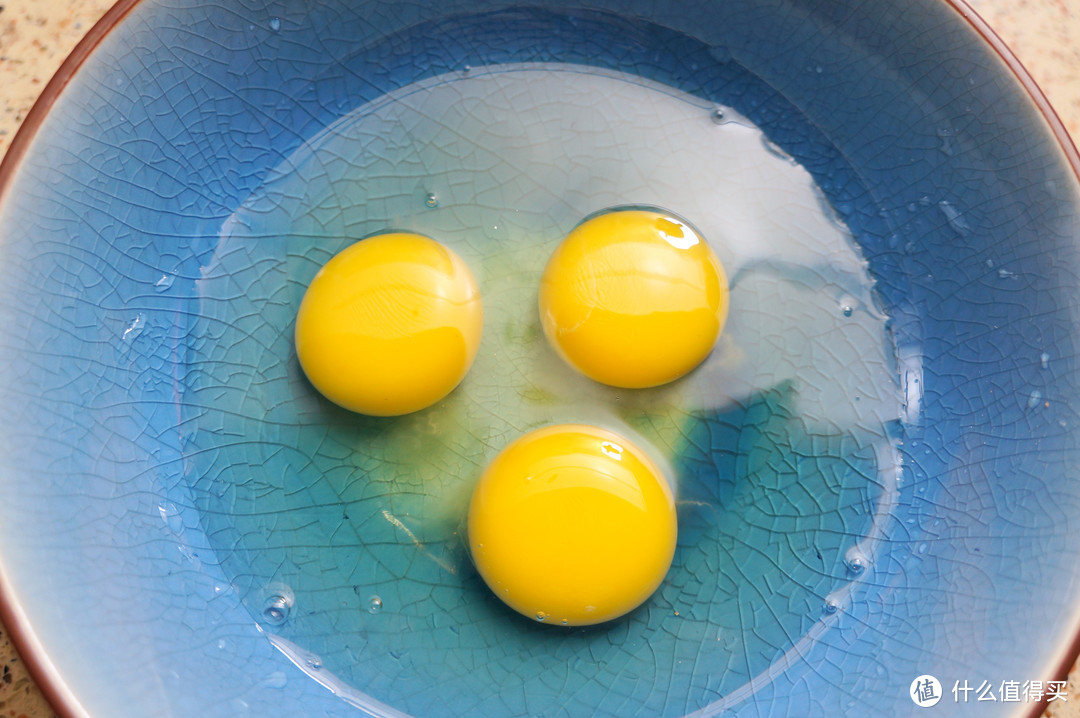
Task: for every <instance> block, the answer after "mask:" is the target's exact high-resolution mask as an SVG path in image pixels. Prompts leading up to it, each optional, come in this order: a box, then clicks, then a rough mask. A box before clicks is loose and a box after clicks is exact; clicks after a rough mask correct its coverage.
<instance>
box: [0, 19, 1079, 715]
mask: <svg viewBox="0 0 1080 718" xmlns="http://www.w3.org/2000/svg"><path fill="white" fill-rule="evenodd" d="M940 1H941V2H942V3H943V4H944V5H946V6H947V7H950V8H952V9H953V10H954V11H955V12H956V13H957V14H959V15H960V17H961V18H962V19H963V20H964V21H966V22H967V23H968V25H970V26H971V28H972V29H973V30H974V31H975V32H976V33H978V35H979V36H980V37H981V38H982V39H983V41H984V42H986V44H987V45H989V46H990V48H991V49H992V50H993V51H994V52H996V53H997V55H998V56H999V57H1000V58H1001V60H1002V61H1003V62H1004V63H1005V65H1006V66H1007V68H1008V69H1009V70H1010V71H1011V72H1012V74H1013V76H1014V77H1015V79H1016V80H1017V81H1018V82H1019V83H1020V85H1021V86H1022V87H1023V89H1024V90H1025V92H1026V93H1027V95H1028V96H1029V97H1030V98H1031V100H1032V101H1033V102H1034V103H1035V106H1036V107H1037V109H1038V110H1039V112H1040V113H1041V114H1042V116H1043V118H1044V119H1045V121H1046V122H1047V124H1048V125H1049V129H1050V131H1051V132H1052V134H1053V135H1054V138H1055V139H1056V140H1057V143H1058V145H1059V146H1060V147H1061V149H1062V151H1063V152H1064V153H1065V157H1066V160H1067V161H1068V163H1069V165H1070V166H1071V167H1072V170H1073V173H1074V174H1075V175H1076V177H1077V180H1080V151H1078V150H1077V145H1076V144H1075V142H1074V140H1073V138H1072V137H1071V136H1070V135H1069V132H1068V130H1067V129H1066V128H1065V124H1064V123H1063V122H1062V120H1061V117H1060V116H1059V115H1058V113H1057V111H1056V110H1055V109H1054V108H1053V106H1052V105H1051V104H1050V101H1049V100H1048V99H1047V97H1046V95H1045V94H1044V93H1043V91H1042V88H1041V87H1039V84H1038V83H1037V82H1036V81H1035V78H1033V77H1032V76H1031V73H1030V72H1028V70H1027V68H1026V67H1025V66H1024V64H1023V63H1022V62H1021V61H1020V59H1019V58H1018V57H1017V56H1016V55H1015V54H1014V53H1013V51H1012V50H1011V49H1009V47H1008V45H1006V44H1005V42H1004V40H1002V39H1001V37H1000V36H999V35H998V34H997V32H995V31H994V29H993V28H992V27H991V26H990V24H989V23H988V22H986V20H984V19H983V18H982V17H981V16H980V15H979V14H978V13H977V12H976V11H975V9H974V8H972V7H971V6H970V5H969V4H968V2H967V0H940ZM141 3H142V0H117V2H116V3H115V4H114V5H112V7H110V8H109V9H108V10H107V11H106V12H105V14H104V15H102V17H101V19H99V20H98V21H97V22H96V23H94V25H93V27H91V28H90V30H89V31H88V32H87V33H86V34H85V35H84V36H83V37H82V39H81V40H80V41H79V42H78V43H77V44H76V45H75V48H74V49H73V50H72V51H71V54H69V55H68V56H67V58H66V59H65V60H64V61H63V63H62V64H61V65H60V68H59V69H58V70H57V71H56V74H54V75H53V76H52V78H51V79H50V80H49V82H48V83H47V84H46V85H45V88H44V89H43V90H42V92H41V94H40V95H39V96H38V99H37V100H36V101H35V102H34V105H33V106H32V107H31V108H30V111H29V112H28V113H27V115H26V117H25V118H24V120H23V122H22V124H21V125H20V126H19V128H18V130H17V131H16V133H15V136H14V137H13V138H12V140H11V144H10V145H9V146H8V150H7V152H6V153H5V155H4V157H3V159H2V160H0V208H2V206H3V202H4V199H5V198H6V195H7V191H8V188H9V186H10V185H11V182H12V181H13V179H14V176H15V174H16V171H17V169H18V167H19V165H20V164H21V162H22V159H23V157H24V156H25V154H26V152H27V150H28V149H29V147H30V144H31V142H32V141H33V139H34V137H35V136H36V135H37V131H38V130H39V129H40V127H41V125H42V123H43V122H44V120H45V118H46V117H47V116H48V114H49V111H50V110H51V109H52V106H53V104H54V103H55V102H56V100H57V98H58V97H59V96H60V94H61V93H62V92H63V90H64V88H66V87H67V85H68V83H69V82H71V80H72V78H73V77H74V76H75V74H76V73H77V72H78V70H79V69H80V68H81V67H82V65H83V63H85V62H86V61H87V59H89V57H90V56H91V55H92V54H93V52H94V51H95V50H96V49H97V47H98V45H100V44H101V42H102V41H103V40H104V39H105V38H106V37H107V36H108V35H109V33H111V32H112V31H113V30H114V29H116V28H117V27H118V26H119V25H120V23H121V22H122V21H123V20H124V18H125V17H127V15H128V14H129V13H130V12H131V11H132V10H134V9H135V8H136V7H137V6H138V5H140V4H141ZM12 594H13V590H12V586H11V585H10V581H9V579H8V577H7V576H6V575H5V574H4V571H3V570H2V566H0V623H2V624H3V625H4V626H6V628H7V631H8V636H9V637H10V640H11V643H12V645H13V646H14V647H15V650H16V651H17V653H18V655H19V658H20V659H21V660H22V662H23V664H24V665H25V666H26V668H27V671H28V673H29V674H30V676H31V678H33V680H34V682H35V683H36V684H37V686H38V688H39V689H40V690H41V693H42V695H43V696H44V698H45V700H46V701H47V702H48V703H49V706H50V707H51V708H52V710H53V711H54V712H55V713H56V714H57V715H58V716H59V717H60V718H92V716H90V714H89V713H88V712H87V711H86V709H85V708H84V707H83V705H82V703H81V702H80V701H79V699H78V697H77V696H76V695H74V693H73V692H72V691H71V689H70V688H69V687H68V685H67V683H66V681H64V679H63V677H62V676H61V675H60V673H59V671H58V670H57V668H56V666H55V665H54V664H53V662H52V661H51V660H50V659H49V657H48V655H47V652H46V650H45V647H44V646H43V645H42V644H41V643H40V641H39V640H38V638H37V634H36V633H35V632H34V630H33V629H32V628H31V626H30V624H29V621H28V620H27V616H26V614H25V612H24V611H23V610H22V608H21V607H20V606H19V605H18V604H16V603H15V602H14V600H13V599H12V598H11V596H12ZM1078 660H1080V625H1078V626H1074V627H1073V629H1072V638H1071V640H1070V642H1069V644H1068V648H1067V649H1066V650H1065V651H1064V653H1063V654H1062V656H1061V658H1060V660H1059V662H1058V664H1057V666H1056V667H1055V669H1054V670H1053V680H1055V681H1065V680H1067V678H1068V676H1069V673H1070V671H1071V670H1072V668H1073V666H1075V665H1076V664H1077V662H1078ZM1048 704H1049V696H1044V697H1043V699H1042V700H1041V701H1039V702H1033V703H1031V704H1030V706H1031V707H1030V709H1029V711H1028V713H1027V718H1040V717H1041V716H1042V715H1043V713H1044V712H1045V710H1046V707H1047V705H1048Z"/></svg>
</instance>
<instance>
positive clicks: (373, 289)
mask: <svg viewBox="0 0 1080 718" xmlns="http://www.w3.org/2000/svg"><path fill="white" fill-rule="evenodd" d="M482 329H483V307H482V304H481V301H480V291H479V289H478V288H477V285H476V280H475V279H474V278H473V275H472V272H470V271H469V267H468V266H467V265H466V264H465V262H464V261H463V260H462V259H461V258H460V257H459V256H458V255H457V254H455V253H454V252H453V251H451V250H450V249H448V248H447V247H445V246H443V245H441V244H439V243H438V242H436V241H435V240H433V239H429V238H428V237H423V236H420V235H417V234H409V233H389V234H382V235H377V236H375V237H369V238H368V239H364V240H361V241H359V242H357V243H355V244H353V245H350V246H349V247H347V248H346V249H345V250H343V251H341V252H340V253H338V254H337V255H335V256H334V257H333V258H332V259H331V260H330V261H329V262H327V263H326V265H325V266H323V268H322V269H321V270H319V273H318V274H316V275H315V278H314V279H313V280H312V281H311V284H310V285H309V286H308V288H307V292H306V293H305V294H304V298H303V301H302V302H301V304H300V310H299V313H298V314H297V317H296V354H297V356H298V358H299V360H300V366H301V367H303V369H304V373H305V374H306V375H307V377H308V379H309V380H310V381H311V383H312V384H313V385H314V386H315V388H316V389H318V390H319V391H320V392H322V394H324V395H325V396H326V398H328V399H330V401H333V402H334V403H336V404H339V405H341V406H343V407H345V408H346V409H351V410H352V411H356V412H360V413H363V414H370V415H374V416H395V415H398V414H407V413H409V412H412V411H417V410H419V409H423V408H425V407H427V406H430V405H431V404H434V403H435V402H437V401H439V400H440V399H442V398H443V397H445V396H446V395H447V394H449V393H450V392H451V391H452V390H453V389H454V387H456V386H457V385H458V383H460V382H461V380H462V379H463V378H464V377H465V374H466V372H467V371H468V370H469V366H470V365H471V364H472V361H473V359H474V358H475V357H476V351H477V349H478V348H479V346H480V335H481V333H482Z"/></svg>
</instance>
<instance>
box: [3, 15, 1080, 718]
mask: <svg viewBox="0 0 1080 718" xmlns="http://www.w3.org/2000/svg"><path fill="white" fill-rule="evenodd" d="M897 1H898V2H900V1H902V0H897ZM968 2H969V4H970V5H971V6H972V7H973V8H974V9H975V10H976V11H977V12H978V13H979V14H980V15H981V16H982V17H983V18H985V19H986V20H987V22H989V24H990V25H991V26H992V27H993V28H994V29H995V30H996V31H997V33H998V34H999V35H1000V36H1001V37H1002V38H1003V39H1004V40H1005V42H1006V43H1007V44H1008V45H1009V47H1011V48H1012V50H1013V51H1014V52H1015V53H1016V55H1017V56H1018V57H1019V58H1020V59H1021V61H1022V62H1023V64H1024V65H1025V66H1026V67H1027V69H1028V70H1029V72H1030V73H1031V74H1032V76H1033V77H1034V78H1035V79H1036V80H1037V81H1038V83H1039V84H1040V86H1041V87H1042V88H1043V91H1044V92H1045V93H1046V95H1047V96H1048V97H1049V99H1050V102H1051V104H1052V105H1053V106H1054V107H1055V109H1056V110H1057V112H1058V114H1059V115H1060V116H1061V118H1062V121H1063V122H1064V123H1065V126H1066V127H1067V128H1068V129H1069V131H1070V133H1071V134H1072V135H1073V137H1080V1H1077V0H968ZM110 4H111V3H109V2H106V1H105V0H0V7H2V8H3V9H2V10H0V156H2V155H3V153H4V152H5V151H6V150H7V147H8V145H9V144H10V141H11V138H12V136H13V135H14V133H15V131H16V129H17V128H18V126H19V124H20V123H21V122H22V120H23V118H25V117H26V113H27V112H28V111H29V109H30V107H31V106H32V105H33V103H34V100H35V99H36V98H37V96H38V94H39V93H40V92H41V90H42V88H43V87H44V86H45V83H46V82H48V80H49V78H50V77H51V76H52V75H53V73H54V72H55V71H56V69H57V68H58V67H59V65H60V63H61V62H62V61H63V60H64V58H65V57H66V56H67V55H68V53H69V52H70V51H71V49H72V48H73V47H74V45H75V43H77V42H78V41H79V39H80V38H81V37H82V36H83V34H84V33H85V32H86V31H87V30H88V29H89V28H90V27H91V26H92V25H93V23H94V22H96V21H97V19H98V18H100V17H101V15H103V14H104V12H105V11H106V10H107V9H108V7H109V6H110ZM1033 625H1038V622H1037V621H1036V622H1035V623H1034V624H1033ZM1041 629H1048V627H1045V626H1044V627H1041ZM1023 678H1034V677H1023V676H1021V677H1018V679H1023ZM1068 695H1069V700H1068V701H1067V702H1060V701H1057V702H1055V703H1053V704H1051V706H1050V708H1049V709H1048V711H1047V714H1046V715H1047V716H1048V717H1050V718H1080V667H1078V668H1077V669H1074V670H1073V673H1072V676H1071V677H1070V684H1069V694H1068ZM52 715H53V712H52V710H51V709H50V708H49V706H48V704H47V703H46V702H45V700H44V699H43V698H42V697H41V694H40V692H39V691H38V690H37V688H36V687H35V686H34V684H33V682H32V681H31V680H30V678H29V676H28V675H27V673H26V670H25V667H24V666H23V664H22V662H21V661H20V660H19V657H18V655H17V654H16V653H15V650H14V648H13V647H12V646H11V643H10V642H9V641H8V636H7V630H6V629H5V628H4V627H2V626H0V718H46V717H48V716H52Z"/></svg>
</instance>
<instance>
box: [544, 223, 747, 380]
mask: <svg viewBox="0 0 1080 718" xmlns="http://www.w3.org/2000/svg"><path fill="white" fill-rule="evenodd" d="M727 311H728V282H727V277H726V275H725V274H724V268H723V267H722V266H721V264H720V260H719V259H717V257H716V254H715V253H713V251H712V249H711V248H710V247H709V245H708V244H707V243H706V242H705V241H704V240H703V239H702V238H701V237H700V236H699V235H698V233H697V232H696V231H695V230H694V229H693V228H692V227H691V226H690V225H688V224H687V223H686V222H684V221H683V220H680V219H678V218H677V217H675V216H674V215H672V214H669V213H666V212H663V211H661V210H652V209H633V208H626V209H620V208H615V209H612V210H608V211H606V212H604V213H603V214H599V215H596V216H594V217H592V218H591V219H588V220H586V221H585V222H583V223H581V224H579V225H578V226H577V227H576V228H574V229H573V231H571V232H570V234H568V235H567V236H566V239H564V240H563V242H562V244H560V245H559V247H558V249H556V250H555V253H554V254H553V255H552V256H551V259H550V260H548V264H547V267H546V268H545V269H544V274H543V277H542V279H541V282H540V319H541V322H542V324H543V327H544V333H545V334H546V335H547V338H548V341H549V342H550V343H551V344H552V346H554V348H555V350H556V351H557V352H558V353H559V354H560V355H561V356H562V358H563V359H564V360H565V361H566V362H567V363H569V364H570V365H571V366H573V367H575V368H576V369H577V370H578V371H580V372H581V373H583V374H585V375H586V376H588V377H589V378H591V379H594V380H596V381H598V382H601V383H603V384H609V385H611V386H617V387H624V388H630V389H641V388H646V387H651V386H659V385H660V384H666V383H667V382H670V381H674V380H675V379H678V378H679V377H681V376H683V375H684V374H686V373H687V372H689V371H690V370H692V369H693V368H694V367H696V366H697V365H698V364H700V363H701V362H702V361H704V360H705V357H707V356H708V355H709V352H711V351H712V348H713V346H714V345H715V344H716V340H717V338H718V337H719V336H720V332H721V330H722V329H723V326H724V321H725V320H726V319H727Z"/></svg>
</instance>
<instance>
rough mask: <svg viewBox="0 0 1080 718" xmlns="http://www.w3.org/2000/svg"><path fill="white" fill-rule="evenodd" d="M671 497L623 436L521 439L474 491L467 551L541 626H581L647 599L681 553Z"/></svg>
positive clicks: (550, 432) (554, 432) (559, 429)
mask: <svg viewBox="0 0 1080 718" xmlns="http://www.w3.org/2000/svg"><path fill="white" fill-rule="evenodd" d="M676 534H677V526H676V516H675V499H674V496H673V494H672V491H671V488H670V486H669V485H668V483H667V480H666V479H665V478H664V476H663V474H662V473H661V472H660V470H659V469H658V468H657V467H656V465H655V464H654V463H653V462H652V461H651V460H650V459H649V458H648V456H647V455H646V454H645V453H644V452H642V450H641V449H640V448H638V447H637V446H635V445H634V444H632V443H631V442H629V441H627V440H626V439H625V438H623V437H621V436H619V435H618V434H615V433H613V432H610V431H607V430H605V429H600V428H597V427H594V426H586V425H583V424H564V425H557V426H549V427H545V428H542V429H538V430H535V431H533V432H530V433H528V434H525V435H524V436H522V437H521V438H519V439H517V440H516V441H514V442H513V443H511V444H510V445H509V446H507V447H506V448H505V449H503V451H502V452H501V453H500V454H499V455H498V456H497V457H496V458H495V460H494V461H492V462H491V464H490V465H489V466H488V467H487V469H486V470H485V471H484V473H483V475H482V476H481V478H480V481H479V482H478V483H477V485H476V488H475V489H474V491H473V496H472V501H471V503H470V505H469V519H468V536H469V548H470V551H471V553H472V557H473V561H474V562H475V564H476V568H477V570H478V571H479V572H480V575H481V576H482V577H483V579H484V581H485V582H487V585H488V586H489V587H490V588H491V590H492V591H493V592H494V593H495V595H497V596H498V597H499V598H501V599H502V600H503V601H504V602H505V603H506V604H507V605H509V606H510V607H511V608H513V609H514V610H515V611H517V612H519V613H521V614H523V615H525V616H528V617H530V618H533V619H535V620H539V621H545V622H547V623H553V624H555V625H564V626H583V625H589V624H594V623H601V622H603V621H608V620H610V619H613V618H617V617H619V616H621V615H623V614H625V613H627V612H629V611H631V610H633V609H634V608H636V607H637V606H639V605H640V604H641V603H642V602H643V601H645V599H647V598H648V597H649V596H650V595H652V593H653V592H654V591H655V590H656V588H657V587H658V586H659V585H660V583H661V581H662V580H663V579H664V576H665V574H666V573H667V571H668V568H669V567H670V566H671V559H672V556H673V555H674V552H675V539H676Z"/></svg>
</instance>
